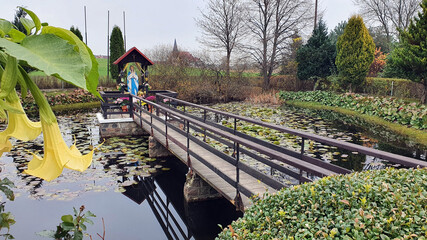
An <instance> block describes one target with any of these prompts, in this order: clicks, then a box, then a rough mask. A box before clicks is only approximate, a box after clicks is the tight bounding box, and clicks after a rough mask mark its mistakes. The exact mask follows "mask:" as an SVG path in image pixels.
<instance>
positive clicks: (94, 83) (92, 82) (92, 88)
mask: <svg viewBox="0 0 427 240" xmlns="http://www.w3.org/2000/svg"><path fill="white" fill-rule="evenodd" d="M86 48H87V50H88V52H89V54H90V59H91V60H92V69H91V71H90V72H89V75H88V76H87V78H86V87H87V89H88V91H89V92H91V93H92V94H93V95H95V96H97V97H99V98H101V95H100V94H99V92H98V90H97V89H96V88H97V87H98V80H99V72H98V61H97V60H96V58H95V56H94V55H93V53H92V51H91V50H90V48H89V47H87V46H86Z"/></svg>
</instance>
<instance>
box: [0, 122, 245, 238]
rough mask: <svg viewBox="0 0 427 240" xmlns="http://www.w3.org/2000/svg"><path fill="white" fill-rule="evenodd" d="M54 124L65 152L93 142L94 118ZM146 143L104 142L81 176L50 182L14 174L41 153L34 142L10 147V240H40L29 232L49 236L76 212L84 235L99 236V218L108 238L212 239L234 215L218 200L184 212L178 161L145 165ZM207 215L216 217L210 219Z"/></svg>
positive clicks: (6, 164) (39, 142) (5, 160)
mask: <svg viewBox="0 0 427 240" xmlns="http://www.w3.org/2000/svg"><path fill="white" fill-rule="evenodd" d="M58 122H59V124H60V127H61V129H62V130H63V132H62V133H63V136H64V139H65V140H66V142H67V144H68V145H71V144H72V143H73V139H74V137H75V139H76V142H77V145H80V146H78V147H79V148H83V149H85V151H89V149H90V145H97V144H98V143H99V142H100V139H99V135H98V132H99V130H98V126H97V121H96V117H95V115H94V114H89V115H86V114H83V115H75V116H61V117H58ZM88 130H90V131H89V132H90V133H89V134H88ZM147 139H148V138H147V137H128V138H110V139H107V140H106V142H105V143H104V145H103V146H102V147H101V149H100V151H98V152H96V153H95V154H94V158H93V159H94V161H93V163H92V165H91V166H90V167H89V169H88V170H86V171H85V172H83V173H80V172H76V171H70V170H67V169H65V170H64V172H63V174H62V175H61V176H60V177H59V178H58V179H55V180H53V181H51V182H47V181H43V180H41V179H39V178H35V177H33V176H29V175H26V174H23V173H22V171H23V170H24V169H25V168H26V166H27V163H28V161H29V160H30V159H31V154H29V153H28V152H27V151H31V152H37V153H38V154H41V155H42V154H43V138H42V136H40V137H39V138H37V139H36V140H35V141H34V142H21V141H15V142H14V148H13V150H12V151H11V152H10V153H7V154H4V155H3V156H2V157H1V161H0V168H1V170H2V171H1V176H0V177H1V178H4V177H8V178H9V179H11V180H12V181H13V182H14V183H15V185H16V188H15V189H13V191H14V192H15V194H16V199H15V201H13V202H8V203H7V204H6V211H10V212H11V213H12V214H13V215H14V217H15V220H16V224H15V225H13V226H12V228H11V233H12V234H13V235H14V236H15V238H16V239H43V238H42V237H38V236H37V235H36V234H35V233H37V232H40V231H42V230H49V229H55V226H57V225H58V223H59V222H60V219H61V216H62V215H65V214H70V213H72V208H73V207H79V206H81V205H85V206H86V209H88V210H90V211H91V212H93V213H95V214H96V215H97V218H96V219H95V220H94V221H95V225H93V226H88V232H89V234H91V235H92V236H96V233H102V231H103V229H102V222H101V218H104V220H105V225H106V233H107V238H108V239H150V240H151V239H154V240H155V239H159V240H163V239H196V240H200V239H202V240H203V239H213V238H214V237H215V236H216V235H217V233H218V232H219V231H220V230H221V229H220V228H219V227H218V225H217V224H222V225H228V224H230V223H231V221H232V220H234V219H236V218H237V216H239V215H238V214H233V213H234V212H235V210H234V208H233V206H232V205H231V204H230V203H229V202H228V201H226V200H224V202H221V201H210V202H209V203H205V204H207V205H197V204H190V205H186V204H185V203H184V200H183V185H184V182H185V174H186V171H187V168H186V167H185V166H184V165H182V164H181V162H180V161H179V160H178V159H174V158H171V159H153V158H149V157H148V156H147V155H148V150H147V148H148V142H147ZM124 196H126V197H124ZM129 199H131V201H129ZM206 208H208V209H209V210H206ZM210 209H215V211H216V212H221V214H219V215H218V214H217V215H218V216H214V217H212V216H213V215H215V213H209V211H210ZM207 211H208V212H207ZM205 213H207V214H206V215H202V216H199V215H200V214H205ZM35 219H37V220H36V221H35ZM193 219H196V220H193ZM196 224H202V225H203V227H200V225H196Z"/></svg>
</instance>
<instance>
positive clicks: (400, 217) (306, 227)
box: [217, 168, 427, 240]
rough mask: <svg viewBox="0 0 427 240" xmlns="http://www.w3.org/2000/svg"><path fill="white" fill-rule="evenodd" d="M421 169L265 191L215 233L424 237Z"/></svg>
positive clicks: (426, 183)
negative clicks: (252, 203) (239, 215)
mask: <svg viewBox="0 0 427 240" xmlns="http://www.w3.org/2000/svg"><path fill="white" fill-rule="evenodd" d="M426 194H427V169H399V170H397V169H393V168H388V169H384V170H379V171H366V172H356V173H353V174H349V175H337V176H331V177H325V178H322V179H319V180H317V181H315V182H313V183H306V184H303V185H298V186H294V187H292V188H285V189H282V190H281V191H279V192H277V193H276V194H268V193H267V194H265V196H264V198H263V199H261V200H258V201H257V202H255V204H254V205H253V206H252V207H251V208H249V209H248V210H247V211H246V212H245V215H244V216H243V217H242V218H240V219H238V220H237V221H235V222H233V223H232V224H231V225H229V226H228V228H225V229H224V231H223V232H221V233H220V234H219V236H218V238H217V239H230V240H231V239H320V238H325V239H426V237H427V232H426V228H425V226H426V224H425V223H426V221H427V214H426V212H427V203H426V198H425V196H426Z"/></svg>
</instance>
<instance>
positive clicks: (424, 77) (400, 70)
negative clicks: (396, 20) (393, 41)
mask: <svg viewBox="0 0 427 240" xmlns="http://www.w3.org/2000/svg"><path fill="white" fill-rule="evenodd" d="M420 5H421V8H422V11H421V12H419V13H418V17H415V18H414V19H413V20H411V23H410V24H409V27H408V29H407V30H406V31H405V30H400V44H399V45H398V47H396V48H395V49H394V50H393V52H392V53H391V54H390V56H389V59H388V60H387V66H386V70H385V71H386V72H387V74H386V75H388V76H390V75H394V77H406V78H409V79H411V80H412V81H414V82H419V83H422V84H423V85H424V93H423V96H422V98H421V102H422V103H426V102H427V0H423V1H422V3H421V4H420Z"/></svg>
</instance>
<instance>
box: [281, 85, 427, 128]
mask: <svg viewBox="0 0 427 240" xmlns="http://www.w3.org/2000/svg"><path fill="white" fill-rule="evenodd" d="M279 94H280V98H281V99H282V100H285V101H287V100H296V101H302V102H317V103H320V104H323V105H326V106H333V107H341V108H345V109H349V110H353V111H356V112H360V113H363V114H367V115H371V116H377V117H380V118H383V119H385V120H387V121H389V122H394V123H399V124H402V125H405V126H407V127H413V128H415V129H427V106H426V105H424V104H419V103H415V102H412V103H407V102H404V101H403V100H401V99H397V98H391V97H372V96H362V95H360V94H354V93H352V94H349V93H343V94H337V93H333V92H326V91H308V92H280V93H279Z"/></svg>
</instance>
